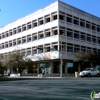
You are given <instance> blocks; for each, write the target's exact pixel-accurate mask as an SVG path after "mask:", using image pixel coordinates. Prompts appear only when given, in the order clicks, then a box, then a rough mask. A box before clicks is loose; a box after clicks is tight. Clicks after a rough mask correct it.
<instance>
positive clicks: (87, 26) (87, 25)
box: [86, 21, 90, 29]
mask: <svg viewBox="0 0 100 100" xmlns="http://www.w3.org/2000/svg"><path fill="white" fill-rule="evenodd" d="M86 28H89V29H90V22H87V21H86Z"/></svg>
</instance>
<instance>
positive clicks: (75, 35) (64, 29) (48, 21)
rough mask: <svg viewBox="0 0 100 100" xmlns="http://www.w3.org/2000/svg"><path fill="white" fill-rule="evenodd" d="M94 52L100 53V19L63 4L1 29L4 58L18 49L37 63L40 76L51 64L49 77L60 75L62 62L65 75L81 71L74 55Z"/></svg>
mask: <svg viewBox="0 0 100 100" xmlns="http://www.w3.org/2000/svg"><path fill="white" fill-rule="evenodd" d="M37 48H41V49H37ZM94 48H97V50H98V52H99V51H100V18H98V17H96V16H94V15H91V14H89V13H86V12H84V11H82V10H80V9H77V8H75V7H72V6H70V5H68V4H65V3H63V2H61V1H56V2H54V3H52V4H50V5H48V6H46V7H44V8H42V9H40V10H38V11H36V12H33V13H32V14H30V15H27V16H25V17H23V18H21V19H18V20H16V21H14V22H12V23H10V24H8V25H6V26H4V27H1V28H0V54H1V56H2V57H4V56H7V55H8V54H9V53H10V52H13V51H14V50H16V49H18V50H20V51H22V52H23V54H24V55H27V56H28V57H31V59H32V60H33V61H35V63H37V64H36V67H37V73H40V72H41V66H44V65H45V64H43V63H46V62H48V63H49V67H48V68H47V69H46V70H47V71H48V73H49V74H54V73H58V74H59V72H60V61H62V72H63V74H67V73H69V72H70V68H72V70H73V69H75V70H76V71H77V70H78V67H75V68H74V64H73V60H74V54H75V53H77V52H88V51H89V50H93V49H94ZM51 49H52V50H51ZM53 49H55V50H53Z"/></svg>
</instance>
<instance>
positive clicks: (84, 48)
mask: <svg viewBox="0 0 100 100" xmlns="http://www.w3.org/2000/svg"><path fill="white" fill-rule="evenodd" d="M85 52H86V47H84V46H81V53H83V54H84V53H85Z"/></svg>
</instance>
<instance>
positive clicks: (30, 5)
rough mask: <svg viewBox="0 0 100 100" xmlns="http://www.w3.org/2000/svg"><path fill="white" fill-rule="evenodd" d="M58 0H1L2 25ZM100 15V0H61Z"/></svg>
mask: <svg viewBox="0 0 100 100" xmlns="http://www.w3.org/2000/svg"><path fill="white" fill-rule="evenodd" d="M55 1H57V0H0V9H1V11H0V27H3V26H5V25H7V24H9V23H11V22H13V21H15V20H17V19H19V18H22V17H24V16H26V15H28V14H31V13H32V12H34V11H36V10H39V9H41V8H43V7H45V6H47V5H49V4H51V3H53V2H55ZM60 1H62V2H64V3H67V4H69V5H72V6H74V7H76V8H78V9H81V10H83V11H85V12H88V13H90V14H92V15H95V16H97V17H100V0H60Z"/></svg>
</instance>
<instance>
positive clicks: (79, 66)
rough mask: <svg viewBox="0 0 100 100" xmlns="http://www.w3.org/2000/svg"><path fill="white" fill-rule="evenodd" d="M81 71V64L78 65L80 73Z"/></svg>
mask: <svg viewBox="0 0 100 100" xmlns="http://www.w3.org/2000/svg"><path fill="white" fill-rule="evenodd" d="M80 71H81V65H80V63H78V72H80Z"/></svg>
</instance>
